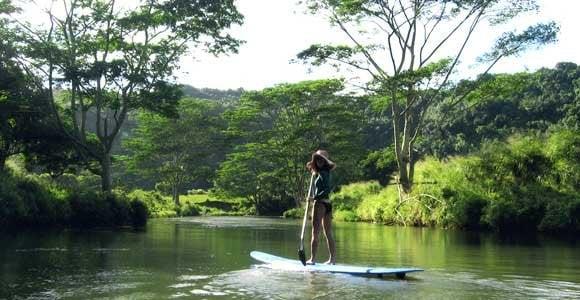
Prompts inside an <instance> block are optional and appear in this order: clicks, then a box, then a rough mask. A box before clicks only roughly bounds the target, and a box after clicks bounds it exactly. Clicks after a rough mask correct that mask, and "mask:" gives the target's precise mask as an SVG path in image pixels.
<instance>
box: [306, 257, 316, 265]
mask: <svg viewBox="0 0 580 300" xmlns="http://www.w3.org/2000/svg"><path fill="white" fill-rule="evenodd" d="M314 264H316V263H315V262H314V260H312V258H311V259H309V260H307V261H306V265H314Z"/></svg>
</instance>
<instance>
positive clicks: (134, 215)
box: [131, 200, 149, 227]
mask: <svg viewBox="0 0 580 300" xmlns="http://www.w3.org/2000/svg"><path fill="white" fill-rule="evenodd" d="M148 215H149V209H148V208H147V205H146V204H145V203H144V202H143V201H141V200H132V201H131V223H132V224H133V226H136V227H142V226H145V225H146V224H147V216H148Z"/></svg>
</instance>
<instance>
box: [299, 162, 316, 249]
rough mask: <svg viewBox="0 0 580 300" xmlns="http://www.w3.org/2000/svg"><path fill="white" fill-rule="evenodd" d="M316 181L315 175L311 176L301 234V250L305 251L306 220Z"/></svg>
mask: <svg viewBox="0 0 580 300" xmlns="http://www.w3.org/2000/svg"><path fill="white" fill-rule="evenodd" d="M313 181H314V173H312V175H311V176H310V184H309V185H308V194H307V195H306V209H305V210H304V219H303V220H302V233H301V234H300V249H304V231H305V230H306V220H308V204H310V201H309V200H308V198H310V194H311V192H312V182H313Z"/></svg>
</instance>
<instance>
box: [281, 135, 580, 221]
mask: <svg viewBox="0 0 580 300" xmlns="http://www.w3.org/2000/svg"><path fill="white" fill-rule="evenodd" d="M415 176H416V177H415V181H416V182H417V184H416V185H415V186H414V188H413V190H412V192H411V193H410V194H409V195H407V196H406V197H404V198H403V199H402V200H401V199H400V198H399V192H398V189H397V187H396V186H395V185H389V186H386V187H382V186H380V185H379V184H378V183H377V182H362V183H354V184H350V185H347V186H344V187H342V188H341V190H340V191H339V192H337V193H335V194H333V195H332V202H333V203H334V207H335V218H336V219H337V220H345V221H368V222H378V223H384V224H401V225H415V226H442V227H458V228H473V229H493V230H499V231H510V230H520V231H529V230H538V231H546V232H578V231H580V136H579V135H578V134H577V133H574V132H570V131H560V132H555V133H552V134H551V135H549V136H547V137H535V136H514V137H512V138H511V139H509V140H508V141H507V142H505V143H491V144H487V145H486V146H485V147H484V148H483V149H482V150H481V151H480V152H479V153H477V154H473V155H470V156H467V157H454V158H450V159H448V160H446V161H439V160H436V159H434V158H427V159H425V160H423V161H421V162H419V163H418V165H417V168H416V175H415ZM298 212H299V210H294V211H292V212H288V213H287V215H288V216H291V215H293V214H296V213H298Z"/></svg>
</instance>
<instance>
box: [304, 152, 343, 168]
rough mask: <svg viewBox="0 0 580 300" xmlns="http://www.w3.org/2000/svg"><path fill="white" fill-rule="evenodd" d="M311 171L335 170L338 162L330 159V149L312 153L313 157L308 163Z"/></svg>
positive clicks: (307, 165) (307, 166)
mask: <svg viewBox="0 0 580 300" xmlns="http://www.w3.org/2000/svg"><path fill="white" fill-rule="evenodd" d="M306 168H308V170H310V171H315V172H318V171H320V170H333V169H334V168H336V164H335V163H334V162H333V161H331V160H330V159H329V155H328V151H326V150H317V151H316V152H314V153H312V159H311V160H310V161H309V162H308V163H307V164H306Z"/></svg>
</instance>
